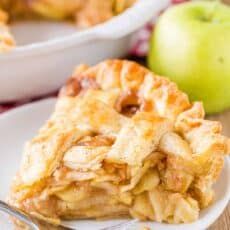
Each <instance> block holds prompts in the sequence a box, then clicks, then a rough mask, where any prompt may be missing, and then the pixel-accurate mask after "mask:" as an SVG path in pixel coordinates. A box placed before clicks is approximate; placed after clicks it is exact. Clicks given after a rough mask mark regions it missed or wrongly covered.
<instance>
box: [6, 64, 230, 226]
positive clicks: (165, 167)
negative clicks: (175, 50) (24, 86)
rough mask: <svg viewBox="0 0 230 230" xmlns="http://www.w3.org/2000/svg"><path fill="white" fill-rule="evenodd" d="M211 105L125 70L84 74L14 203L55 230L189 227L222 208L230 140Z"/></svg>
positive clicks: (114, 67)
mask: <svg viewBox="0 0 230 230" xmlns="http://www.w3.org/2000/svg"><path fill="white" fill-rule="evenodd" d="M220 133H221V125H220V123H218V122H215V121H208V120H204V109H203V106H202V103H200V102H194V103H193V104H191V103H190V102H189V100H188V97H187V95H186V94H184V93H183V92H181V91H179V90H178V88H177V86H176V85H175V84H174V83H172V82H170V81H169V80H168V79H166V78H163V77H160V76H156V75H154V74H153V73H152V72H150V71H149V70H147V69H146V68H144V67H142V66H140V65H138V64H136V63H134V62H131V61H123V60H108V61H104V62H102V63H100V64H98V65H96V66H94V67H88V66H86V65H81V66H79V67H78V68H77V69H76V70H75V72H74V74H73V76H72V77H71V78H70V79H69V81H68V82H67V84H66V86H65V87H64V88H63V89H62V90H61V92H60V95H59V98H58V101H57V104H56V107H55V110H54V112H53V114H52V116H51V117H50V119H49V120H48V121H47V122H46V124H45V125H44V126H43V127H42V128H41V129H40V130H39V132H38V134H37V135H36V136H35V137H34V138H33V139H32V140H31V141H29V142H28V143H27V144H26V146H25V150H24V155H23V160H22V164H21V167H20V170H19V172H18V174H17V176H16V177H15V179H14V181H13V185H12V189H11V193H10V195H9V203H10V204H11V205H13V206H16V207H18V208H19V209H21V210H23V211H25V212H27V213H30V214H31V215H34V216H35V217H37V218H39V219H41V220H45V221H48V222H51V223H59V221H60V220H61V219H85V218H92V219H101V218H103V219H104V218H117V217H121V218H123V217H131V218H137V219H140V220H152V221H159V222H168V223H187V222H192V221H195V220H196V219H197V218H198V217H199V212H200V210H201V209H203V208H205V207H207V206H209V205H210V204H211V203H212V202H213V201H214V195H215V194H214V191H213V189H212V185H213V183H214V182H215V181H216V180H217V179H218V176H219V174H220V172H221V169H222V167H223V163H224V157H225V154H227V152H228V144H229V140H228V138H227V137H224V136H222V135H221V134H220Z"/></svg>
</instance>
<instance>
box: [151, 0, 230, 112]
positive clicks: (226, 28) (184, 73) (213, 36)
mask: <svg viewBox="0 0 230 230" xmlns="http://www.w3.org/2000/svg"><path fill="white" fill-rule="evenodd" d="M148 64H149V67H150V68H151V69H152V70H153V71H154V72H156V73H157V74H160V75H164V76H167V77H169V78H170V79H171V80H173V81H174V82H176V83H177V84H178V86H179V88H180V89H182V90H184V91H185V92H186V93H188V95H189V96H190V99H191V100H201V101H203V102H204V106H205V110H206V112H207V113H216V112H220V111H223V110H225V109H227V108H230V7H229V6H227V5H224V4H222V3H220V2H216V1H215V2H210V1H194V2H188V3H183V4H180V5H177V6H174V7H171V8H169V9H168V10H167V11H166V12H165V13H163V15H162V16H161V17H160V19H159V21H158V22H157V25H156V27H155V30H154V33H153V35H152V37H151V42H150V51H149V56H148Z"/></svg>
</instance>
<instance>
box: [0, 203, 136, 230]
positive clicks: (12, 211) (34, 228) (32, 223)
mask: <svg viewBox="0 0 230 230" xmlns="http://www.w3.org/2000/svg"><path fill="white" fill-rule="evenodd" d="M0 211H2V212H4V213H7V214H9V215H10V216H13V217H15V218H16V219H18V220H20V221H22V222H23V223H25V224H27V225H28V226H29V227H30V228H31V230H39V229H40V228H39V225H38V220H36V218H34V217H31V216H29V215H28V214H25V213H24V212H22V211H21V210H18V209H17V208H15V207H12V206H10V205H9V204H7V203H5V202H4V201H1V200H0ZM136 221H137V220H131V221H126V222H123V223H121V224H117V225H114V226H111V227H108V228H104V229H101V230H118V229H123V228H126V227H130V225H132V224H134V223H135V222H136ZM57 227H61V228H62V229H66V230H77V229H75V228H70V227H66V226H64V225H62V224H60V225H59V226H57Z"/></svg>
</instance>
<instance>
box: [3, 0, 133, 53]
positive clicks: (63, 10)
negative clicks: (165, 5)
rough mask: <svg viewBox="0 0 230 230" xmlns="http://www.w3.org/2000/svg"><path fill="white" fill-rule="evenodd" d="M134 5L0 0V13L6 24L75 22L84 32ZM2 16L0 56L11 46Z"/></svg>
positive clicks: (123, 0) (127, 1) (105, 0)
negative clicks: (7, 18)
mask: <svg viewBox="0 0 230 230" xmlns="http://www.w3.org/2000/svg"><path fill="white" fill-rule="evenodd" d="M134 2H135V0H0V9H2V10H4V12H7V14H8V15H9V18H10V21H15V20H22V19H24V20H25V19H52V20H70V21H73V22H75V24H76V25H77V26H78V28H87V27H91V26H94V25H97V24H100V23H102V22H105V21H107V20H109V19H111V18H112V17H114V16H116V15H118V14H120V13H122V12H123V11H125V10H126V9H127V8H128V7H130V6H132V5H133V4H134ZM2 12H3V11H1V12H0V39H1V40H0V42H1V43H0V52H1V51H5V50H6V48H7V47H8V48H9V47H12V45H13V44H14V43H13V40H12V36H11V35H10V34H9V31H8V28H7V27H6V24H5V23H6V20H5V17H6V13H4V20H3V22H4V26H3V25H2V15H3V13H2ZM2 39H3V42H2ZM9 43H10V44H9Z"/></svg>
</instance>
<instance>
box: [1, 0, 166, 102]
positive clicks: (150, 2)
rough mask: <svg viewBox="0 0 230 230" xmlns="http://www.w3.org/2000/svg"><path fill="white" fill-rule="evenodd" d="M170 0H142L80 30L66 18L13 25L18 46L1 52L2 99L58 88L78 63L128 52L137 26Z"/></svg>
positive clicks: (42, 92) (10, 99)
mask: <svg viewBox="0 0 230 230" xmlns="http://www.w3.org/2000/svg"><path fill="white" fill-rule="evenodd" d="M169 2H170V1H169V0H160V1H159V0H139V1H138V2H137V4H135V5H134V6H133V7H131V8H130V9H128V10H127V11H125V12H124V13H123V14H120V15H118V16H117V17H114V18H113V19H111V20H109V21H108V22H106V23H102V24H100V25H98V26H94V27H92V28H90V29H87V30H80V31H79V30H78V31H77V30H75V29H74V28H73V27H71V25H69V24H67V23H51V22H26V23H19V24H16V25H15V26H13V28H12V31H13V33H14V35H15V37H16V40H17V41H18V44H19V46H18V47H17V48H15V49H13V50H12V51H11V52H8V53H4V54H0V102H3V101H4V102H9V101H13V100H19V99H24V98H30V97H35V96H40V95H43V94H46V93H50V92H52V91H55V90H57V89H58V88H59V87H60V86H61V85H63V83H64V82H65V80H66V79H67V77H69V75H71V73H72V71H73V68H74V66H75V65H78V64H79V63H86V64H95V63H98V62H99V61H102V60H103V59H106V58H118V57H124V56H125V55H127V53H128V50H129V47H130V39H131V35H132V34H133V32H135V31H136V30H137V29H139V28H141V27H142V26H144V25H145V23H146V22H147V21H149V20H150V19H151V18H152V17H154V16H156V15H157V14H158V13H159V12H160V11H161V10H162V9H164V8H165V7H166V6H167V5H168V4H169Z"/></svg>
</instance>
